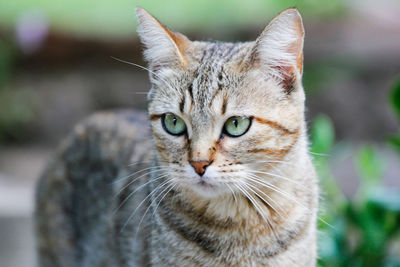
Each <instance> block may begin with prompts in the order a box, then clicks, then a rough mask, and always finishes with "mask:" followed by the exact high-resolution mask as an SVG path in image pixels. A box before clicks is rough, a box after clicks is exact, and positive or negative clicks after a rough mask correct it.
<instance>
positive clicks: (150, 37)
mask: <svg viewBox="0 0 400 267" xmlns="http://www.w3.org/2000/svg"><path fill="white" fill-rule="evenodd" d="M136 15H137V18H138V21H139V28H138V33H139V37H140V40H141V41H142V43H143V44H144V46H145V48H146V49H145V51H144V58H145V60H146V61H147V62H148V63H149V65H150V68H152V69H153V70H154V69H157V68H162V67H164V66H185V65H186V64H187V58H186V55H185V54H186V52H187V49H188V47H189V46H190V43H191V42H190V40H189V39H188V38H187V37H186V36H184V35H183V34H180V33H176V32H172V31H170V30H168V29H167V27H165V26H164V25H163V24H161V23H160V22H159V21H158V20H157V19H156V18H154V17H153V16H152V15H150V13H148V12H147V11H146V10H144V9H143V8H141V7H137V8H136Z"/></svg>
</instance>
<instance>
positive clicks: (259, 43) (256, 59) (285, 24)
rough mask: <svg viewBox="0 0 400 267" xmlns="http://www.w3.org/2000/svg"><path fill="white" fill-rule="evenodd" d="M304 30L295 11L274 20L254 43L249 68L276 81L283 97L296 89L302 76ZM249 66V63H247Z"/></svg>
mask: <svg viewBox="0 0 400 267" xmlns="http://www.w3.org/2000/svg"><path fill="white" fill-rule="evenodd" d="M303 41H304V28H303V22H302V19H301V16H300V13H299V12H298V11H297V9H296V8H290V9H286V10H285V11H283V12H281V13H280V14H279V15H278V16H276V17H275V18H274V19H273V20H272V21H271V22H270V23H269V24H268V26H267V27H266V28H265V29H264V31H263V32H262V33H261V35H260V36H259V37H258V39H257V40H256V42H255V45H254V47H253V50H252V52H251V55H250V58H249V61H250V67H252V68H260V69H261V70H262V71H263V72H265V73H267V74H268V75H271V76H273V77H274V78H276V79H278V80H279V82H280V83H281V85H282V87H283V88H284V90H285V92H286V93H288V94H289V93H290V92H291V91H292V90H294V89H295V82H296V80H297V79H300V78H301V75H302V72H303ZM248 63H249V62H248Z"/></svg>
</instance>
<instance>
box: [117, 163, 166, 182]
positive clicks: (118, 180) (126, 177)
mask: <svg viewBox="0 0 400 267" xmlns="http://www.w3.org/2000/svg"><path fill="white" fill-rule="evenodd" d="M151 169H161V168H160V166H151V167H147V168H144V169H141V170H138V171H136V172H134V173H132V174H129V175H126V176H123V177H119V178H117V180H115V181H113V182H111V184H116V183H118V182H120V181H121V180H125V179H128V178H130V177H132V176H134V175H136V174H138V173H140V172H142V171H146V170H151Z"/></svg>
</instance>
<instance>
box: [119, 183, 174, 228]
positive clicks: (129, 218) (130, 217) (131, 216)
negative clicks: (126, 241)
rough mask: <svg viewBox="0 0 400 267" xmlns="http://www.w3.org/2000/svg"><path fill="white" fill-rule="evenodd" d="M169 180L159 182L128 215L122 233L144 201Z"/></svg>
mask: <svg viewBox="0 0 400 267" xmlns="http://www.w3.org/2000/svg"><path fill="white" fill-rule="evenodd" d="M169 182H170V181H169V180H166V181H164V182H163V183H161V184H159V185H158V186H157V187H156V188H155V189H153V190H152V191H151V192H150V193H149V194H148V195H147V196H146V197H145V198H144V199H143V200H142V201H141V202H140V203H139V205H138V206H137V207H136V209H135V210H134V211H133V212H132V214H131V215H130V216H129V217H128V219H127V220H126V222H125V223H124V225H123V226H122V228H121V230H120V233H122V232H123V231H124V229H125V227H126V226H127V225H128V223H129V221H130V220H131V219H132V218H133V216H134V215H135V213H136V212H137V211H138V210H139V208H140V207H141V206H142V205H143V203H144V202H145V201H146V200H147V199H148V198H149V197H151V195H153V194H154V193H155V192H157V190H159V189H160V188H162V187H163V186H164V185H165V184H167V183H169Z"/></svg>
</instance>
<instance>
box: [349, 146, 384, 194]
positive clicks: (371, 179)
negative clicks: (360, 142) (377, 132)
mask: <svg viewBox="0 0 400 267" xmlns="http://www.w3.org/2000/svg"><path fill="white" fill-rule="evenodd" d="M355 165H356V168H357V171H358V173H359V174H360V176H361V178H362V179H363V180H362V181H361V182H364V183H362V184H363V185H365V186H367V187H369V188H371V187H372V186H375V185H376V184H377V183H378V182H379V181H380V179H381V177H382V175H383V172H384V170H385V166H384V162H383V160H382V158H381V156H380V155H379V153H378V151H377V149H376V147H374V146H372V145H366V146H363V147H362V148H361V149H360V150H359V151H358V153H357V154H356V158H355Z"/></svg>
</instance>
